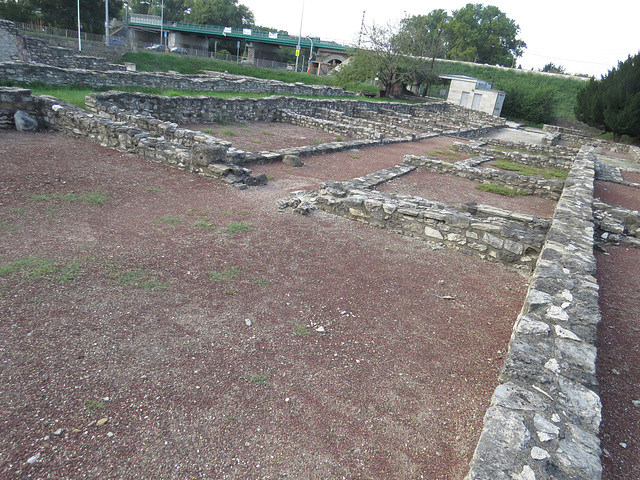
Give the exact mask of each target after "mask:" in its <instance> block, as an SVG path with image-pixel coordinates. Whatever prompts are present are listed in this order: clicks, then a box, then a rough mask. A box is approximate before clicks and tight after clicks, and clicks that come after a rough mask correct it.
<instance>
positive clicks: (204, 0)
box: [187, 0, 254, 27]
mask: <svg viewBox="0 0 640 480" xmlns="http://www.w3.org/2000/svg"><path fill="white" fill-rule="evenodd" d="M187 7H188V8H190V9H191V14H190V16H189V19H190V23H196V24H201V25H223V26H225V27H246V26H251V25H253V23H254V17H253V12H252V11H251V10H250V9H249V7H247V6H246V5H242V4H240V5H239V4H238V0H187Z"/></svg>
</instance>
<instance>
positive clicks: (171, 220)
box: [158, 214, 183, 228]
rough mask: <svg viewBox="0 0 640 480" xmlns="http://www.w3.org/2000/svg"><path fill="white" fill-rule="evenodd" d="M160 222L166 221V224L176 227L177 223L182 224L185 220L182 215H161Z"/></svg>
mask: <svg viewBox="0 0 640 480" xmlns="http://www.w3.org/2000/svg"><path fill="white" fill-rule="evenodd" d="M158 222H159V223H164V224H165V225H167V226H168V227H171V228H173V227H176V226H177V225H180V224H181V223H182V222H183V219H182V218H180V217H177V216H175V215H170V214H167V215H163V216H162V217H160V218H159V219H158Z"/></svg>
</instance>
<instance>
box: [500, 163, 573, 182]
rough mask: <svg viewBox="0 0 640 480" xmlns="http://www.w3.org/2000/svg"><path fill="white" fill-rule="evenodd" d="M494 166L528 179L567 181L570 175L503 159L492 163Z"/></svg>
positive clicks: (557, 170)
mask: <svg viewBox="0 0 640 480" xmlns="http://www.w3.org/2000/svg"><path fill="white" fill-rule="evenodd" d="M492 165H493V166H494V167H496V168H499V169H501V170H507V171H509V172H514V173H518V174H520V175H526V176H528V177H543V178H552V179H556V180H566V179H567V175H568V174H569V172H567V171H566V170H562V169H560V168H537V167H531V166H529V165H522V164H520V163H515V162H511V161H509V160H502V159H501V160H496V161H495V162H492Z"/></svg>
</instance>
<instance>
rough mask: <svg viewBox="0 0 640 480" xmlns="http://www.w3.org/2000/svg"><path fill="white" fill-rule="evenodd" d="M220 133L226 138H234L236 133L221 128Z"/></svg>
mask: <svg viewBox="0 0 640 480" xmlns="http://www.w3.org/2000/svg"><path fill="white" fill-rule="evenodd" d="M220 133H221V134H222V135H226V136H227V137H235V135H236V132H234V131H233V130H231V129H230V128H223V129H222V130H220Z"/></svg>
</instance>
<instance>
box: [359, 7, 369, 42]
mask: <svg viewBox="0 0 640 480" xmlns="http://www.w3.org/2000/svg"><path fill="white" fill-rule="evenodd" d="M365 13H367V11H366V10H363V11H362V23H361V24H360V35H359V36H358V48H360V41H361V40H362V34H363V32H364V14H365Z"/></svg>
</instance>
